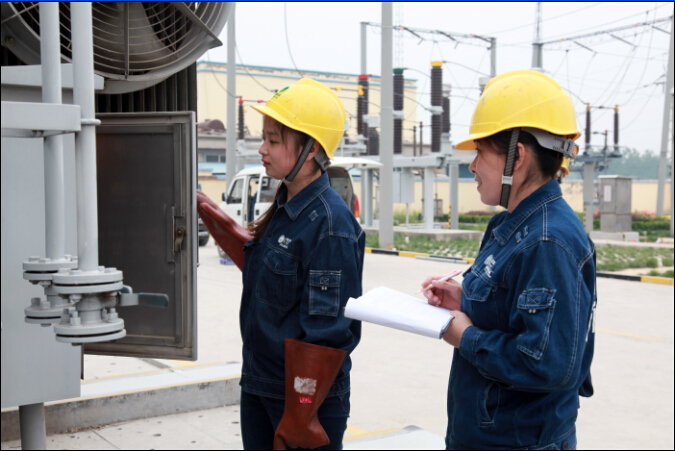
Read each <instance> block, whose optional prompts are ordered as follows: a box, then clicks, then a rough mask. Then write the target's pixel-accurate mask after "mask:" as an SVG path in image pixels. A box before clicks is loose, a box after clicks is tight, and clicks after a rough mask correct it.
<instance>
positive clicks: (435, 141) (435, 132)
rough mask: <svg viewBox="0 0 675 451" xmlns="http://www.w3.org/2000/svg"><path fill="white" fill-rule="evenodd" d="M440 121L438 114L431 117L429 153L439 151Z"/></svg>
mask: <svg viewBox="0 0 675 451" xmlns="http://www.w3.org/2000/svg"><path fill="white" fill-rule="evenodd" d="M441 121H442V118H441V116H440V115H438V114H434V115H433V116H431V151H432V152H440V151H441V134H442V133H441Z"/></svg>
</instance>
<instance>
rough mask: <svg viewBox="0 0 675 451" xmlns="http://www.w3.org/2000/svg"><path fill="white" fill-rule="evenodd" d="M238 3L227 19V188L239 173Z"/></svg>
mask: <svg viewBox="0 0 675 451" xmlns="http://www.w3.org/2000/svg"><path fill="white" fill-rule="evenodd" d="M236 7H237V4H236V3H234V4H233V5H232V11H231V12H230V17H229V18H228V19H227V92H228V94H227V141H226V149H225V166H226V171H227V173H226V176H227V189H229V188H230V187H231V186H232V181H233V180H234V176H235V175H237V174H236V173H237V122H236V119H237V103H236V102H237V97H236V92H237V64H236V60H235V57H234V53H235V47H234V46H235V45H236V41H235V33H234V18H235V10H236Z"/></svg>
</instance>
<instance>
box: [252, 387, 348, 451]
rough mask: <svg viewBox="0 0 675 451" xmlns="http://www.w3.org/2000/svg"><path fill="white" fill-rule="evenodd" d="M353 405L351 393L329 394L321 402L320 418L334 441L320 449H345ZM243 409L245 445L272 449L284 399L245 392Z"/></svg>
mask: <svg viewBox="0 0 675 451" xmlns="http://www.w3.org/2000/svg"><path fill="white" fill-rule="evenodd" d="M349 408H350V404H349V393H347V394H346V395H343V396H342V397H339V396H334V397H330V398H326V400H325V401H324V402H323V404H321V407H319V422H320V423H321V426H323V429H324V430H325V431H326V434H327V435H328V438H329V439H330V445H326V446H322V447H321V448H317V449H322V450H323V449H338V450H341V449H342V437H343V436H344V433H345V430H346V429H347V419H348V418H349ZM240 412H241V437H242V439H243V441H244V449H272V448H273V446H272V445H273V442H274V432H275V431H276V430H277V426H278V425H279V422H280V421H281V417H282V416H283V414H284V401H283V400H281V399H273V398H264V397H262V396H256V395H251V394H249V393H246V392H242V393H241V409H240Z"/></svg>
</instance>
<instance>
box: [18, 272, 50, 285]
mask: <svg viewBox="0 0 675 451" xmlns="http://www.w3.org/2000/svg"><path fill="white" fill-rule="evenodd" d="M54 274H56V273H55V272H24V273H23V279H24V280H27V281H29V282H36V283H37V282H44V281H49V282H51V280H52V277H53V276H54Z"/></svg>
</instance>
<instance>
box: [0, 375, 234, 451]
mask: <svg viewBox="0 0 675 451" xmlns="http://www.w3.org/2000/svg"><path fill="white" fill-rule="evenodd" d="M160 373H164V374H167V372H166V371H158V372H155V373H149V374H148V375H147V376H148V377H156V376H157V375H158V374H160ZM195 375H196V376H198V374H197V373H195ZM142 377H146V375H141V376H138V375H131V376H129V377H126V378H125V377H121V378H111V379H108V380H106V381H103V382H101V383H107V384H110V385H111V386H124V385H125V381H130V380H132V379H134V380H136V381H137V380H138V379H139V378H142ZM193 379H194V380H188V381H187V382H185V383H179V384H173V385H166V386H157V387H153V388H144V389H139V390H131V391H126V392H118V393H110V394H104V395H100V396H94V397H86V398H77V399H74V400H65V401H58V402H53V403H47V404H45V421H46V424H47V435H48V436H49V435H54V434H63V433H68V432H73V431H80V430H83V429H90V428H96V427H100V426H105V425H108V424H113V423H120V422H125V421H134V420H139V419H144V418H153V417H158V416H164V415H174V414H178V413H185V412H193V411H196V410H207V409H214V408H217V407H222V406H228V405H232V404H238V403H239V402H240V400H241V389H240V387H239V380H240V376H230V377H224V378H216V379H209V380H197V379H199V377H196V378H193ZM0 422H1V423H2V428H1V436H2V437H1V438H0V441H2V442H7V441H12V440H19V439H20V438H21V430H20V425H19V409H18V408H14V409H5V410H3V411H2V417H1V421H0Z"/></svg>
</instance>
